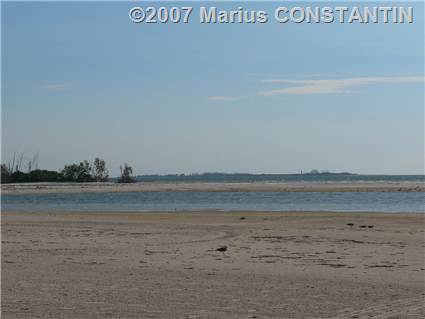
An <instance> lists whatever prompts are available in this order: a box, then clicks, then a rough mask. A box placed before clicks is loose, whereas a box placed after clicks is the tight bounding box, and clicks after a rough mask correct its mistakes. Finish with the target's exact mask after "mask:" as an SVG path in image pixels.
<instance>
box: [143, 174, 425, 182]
mask: <svg viewBox="0 0 425 319" xmlns="http://www.w3.org/2000/svg"><path fill="white" fill-rule="evenodd" d="M137 180H138V181H139V182H172V183H176V182H203V183H208V182H211V183H244V182H245V183H250V182H324V183H326V182H350V183H355V182H394V183H399V182H422V183H423V182H425V175H363V174H344V173H342V174H323V173H322V174H243V173H238V174H224V173H204V174H190V175H183V174H181V175H179V174H174V175H141V176H138V177H137Z"/></svg>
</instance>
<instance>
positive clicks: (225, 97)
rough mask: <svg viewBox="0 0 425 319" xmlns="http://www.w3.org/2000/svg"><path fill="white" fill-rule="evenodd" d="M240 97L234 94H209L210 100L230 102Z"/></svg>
mask: <svg viewBox="0 0 425 319" xmlns="http://www.w3.org/2000/svg"><path fill="white" fill-rule="evenodd" d="M237 99H238V98H237V97H234V96H209V97H208V100H210V101H217V102H230V101H236V100H237Z"/></svg>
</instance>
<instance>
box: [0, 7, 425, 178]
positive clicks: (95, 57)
mask: <svg viewBox="0 0 425 319" xmlns="http://www.w3.org/2000/svg"><path fill="white" fill-rule="evenodd" d="M141 4H142V5H143V6H148V5H152V4H153V5H156V6H157V7H158V6H159V4H158V3H156V4H155V3H147V2H143V3H141ZM286 4H287V3H286ZM316 4H317V5H320V6H325V5H331V6H335V5H336V2H332V3H328V4H326V3H324V2H317V3H316ZM340 4H343V5H355V3H345V4H344V3H340ZM387 4H388V3H387ZM137 5H140V3H138V4H137ZM171 5H177V6H183V5H190V6H193V7H194V12H195V14H194V16H193V17H192V18H193V20H191V22H190V23H189V24H143V23H142V24H135V23H132V22H131V21H130V19H129V18H128V12H129V9H130V8H132V7H134V6H135V3H134V2H133V3H116V2H113V3H95V2H74V3H71V2H67V3H64V2H44V3H22V2H20V3H11V2H9V3H4V2H3V3H2V52H1V53H2V162H8V161H9V160H10V159H11V157H12V156H13V153H24V154H25V156H27V157H32V156H33V155H34V154H36V153H39V167H40V168H44V169H55V170H56V169H61V168H63V166H64V165H65V164H69V163H74V162H79V161H81V160H84V159H87V160H93V159H94V158H95V157H101V158H103V159H105V160H106V163H107V166H108V168H109V170H110V173H111V175H117V174H118V172H119V166H120V165H122V164H123V163H128V164H130V165H131V166H132V167H133V168H134V172H135V174H167V173H196V172H249V173H298V172H300V170H303V171H308V170H311V169H318V170H330V171H336V172H337V171H349V172H354V173H365V174H423V173H424V82H423V78H424V14H423V12H424V7H423V4H422V3H419V2H415V3H410V4H406V3H405V4H404V5H411V6H413V7H414V17H415V22H414V23H412V24H339V23H332V24H306V23H302V24H295V23H292V24H279V23H277V22H275V21H269V23H266V24H221V25H220V24H212V25H206V24H201V23H199V22H198V16H197V10H198V9H197V8H198V7H199V5H200V4H199V3H196V2H192V3H183V2H179V3H177V4H176V3H174V4H172V3H171V4H170V6H171ZM203 5H206V6H217V7H218V8H219V9H234V8H237V7H238V6H240V5H241V4H239V3H223V2H221V3H212V2H208V3H206V4H203ZM279 5H282V4H279V3H273V2H271V3H270V2H267V3H249V4H247V3H244V4H242V6H243V7H244V8H245V9H257V10H265V11H268V12H270V14H272V13H273V11H274V9H275V8H276V7H278V6H279ZM297 5H298V6H302V5H307V4H303V3H299V2H298V3H297ZM309 5H312V3H311V2H310V4H309ZM361 5H362V6H364V5H367V3H364V2H362V3H361ZM369 5H370V6H373V5H376V2H375V3H369Z"/></svg>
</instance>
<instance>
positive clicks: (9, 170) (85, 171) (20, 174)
mask: <svg viewBox="0 0 425 319" xmlns="http://www.w3.org/2000/svg"><path fill="white" fill-rule="evenodd" d="M23 162H24V157H23V155H22V156H19V157H17V158H16V157H15V156H14V157H13V160H12V161H11V162H9V163H8V164H7V165H6V164H1V183H2V184H6V183H36V182H76V183H91V182H97V183H99V182H107V181H109V180H110V178H109V171H108V169H107V168H106V163H105V160H103V159H101V158H98V157H96V158H95V159H94V161H93V162H89V161H87V160H84V161H82V162H79V163H74V164H69V165H65V166H64V168H63V169H62V170H60V171H51V170H44V169H38V167H37V165H38V155H37V165H34V158H33V159H31V160H28V161H27V163H26V165H24V164H23ZM34 167H35V168H34ZM25 168H26V169H25ZM120 172H121V174H120V177H119V178H118V179H117V182H118V183H134V182H136V179H135V178H134V177H133V168H132V167H131V166H129V165H128V164H124V165H123V166H120Z"/></svg>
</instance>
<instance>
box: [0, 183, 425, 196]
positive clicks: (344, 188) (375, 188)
mask: <svg viewBox="0 0 425 319" xmlns="http://www.w3.org/2000/svg"><path fill="white" fill-rule="evenodd" d="M81 192H90V193H106V192H425V183H423V182H250V183H239V182H234V183H233V182H232V183H215V182H178V183H170V182H155V183H152V182H149V183H134V184H117V183H109V182H107V183H25V184H24V183H22V184H2V185H1V193H2V194H3V195H13V194H49V193H81Z"/></svg>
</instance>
